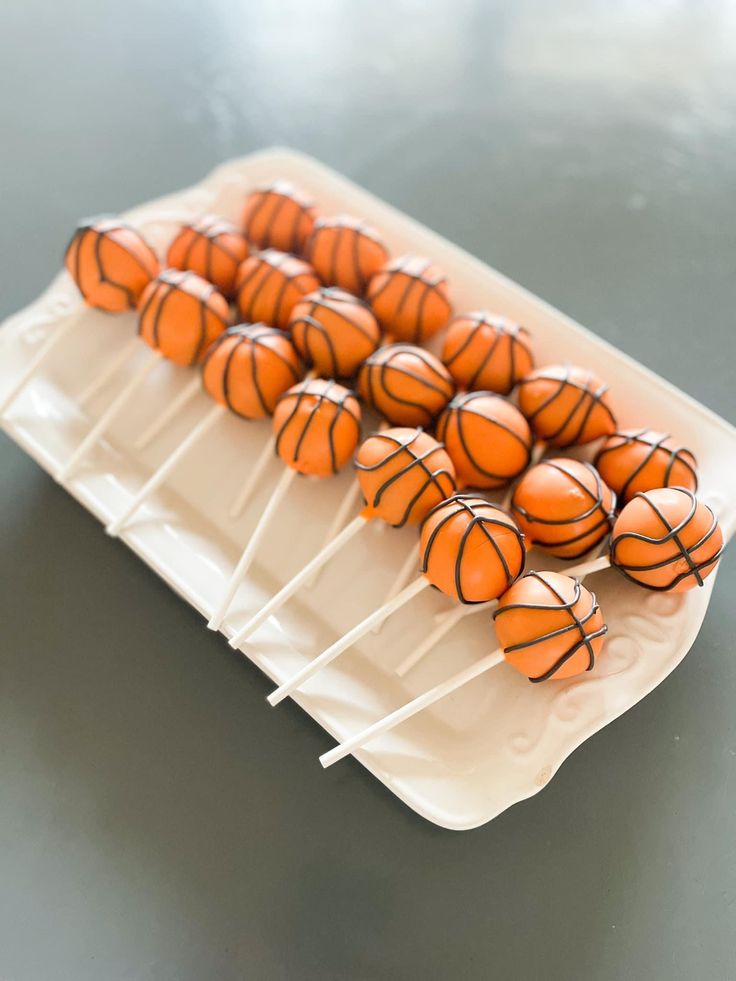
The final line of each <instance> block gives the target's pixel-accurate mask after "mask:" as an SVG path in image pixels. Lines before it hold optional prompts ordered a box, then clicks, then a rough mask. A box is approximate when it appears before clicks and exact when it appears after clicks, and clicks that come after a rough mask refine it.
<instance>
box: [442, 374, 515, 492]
mask: <svg viewBox="0 0 736 981" xmlns="http://www.w3.org/2000/svg"><path fill="white" fill-rule="evenodd" d="M437 437H438V438H439V439H441V440H442V442H443V443H444V444H445V446H446V447H447V452H448V453H449V454H450V459H451V460H452V462H453V463H454V465H455V472H456V473H457V477H458V480H459V481H460V483H461V484H462V485H463V486H465V487H482V488H492V487H503V485H504V484H506V483H507V482H508V481H509V480H511V479H512V478H513V477H516V476H518V474H520V473H521V472H522V470H525V469H526V468H527V467H528V465H529V461H530V460H531V455H532V442H533V439H532V433H531V430H530V429H529V424H528V423H527V421H526V419H525V418H524V416H523V415H522V414H521V412H519V410H518V409H517V408H516V406H515V405H512V403H511V402H509V401H508V400H507V399H505V398H502V397H501V396H500V395H493V394H491V393H490V392H465V393H462V394H460V395H456V396H455V397H454V398H453V399H452V401H451V402H450V403H449V405H448V406H447V408H446V409H445V410H444V412H443V413H442V415H441V416H440V417H439V419H438V421H437Z"/></svg>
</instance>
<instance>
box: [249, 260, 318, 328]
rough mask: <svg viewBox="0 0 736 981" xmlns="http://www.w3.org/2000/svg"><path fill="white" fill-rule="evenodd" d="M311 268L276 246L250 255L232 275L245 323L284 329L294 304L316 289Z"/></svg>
mask: <svg viewBox="0 0 736 981" xmlns="http://www.w3.org/2000/svg"><path fill="white" fill-rule="evenodd" d="M319 286H320V282H319V280H318V279H317V276H316V274H315V272H314V270H313V269H312V267H311V266H310V265H309V264H308V263H306V262H304V261H303V260H302V259H297V258H295V257H294V256H293V255H287V254H286V253H285V252H277V251H276V250H275V249H267V250H266V251H265V252H258V253H256V254H255V255H252V256H250V258H249V259H246V260H245V262H244V263H243V264H242V265H241V266H240V268H239V269H238V274H237V276H236V278H235V289H236V291H237V297H236V303H237V307H238V312H239V313H240V316H241V317H242V319H243V320H244V321H246V322H248V323H257V322H259V321H262V322H263V323H266V324H270V325H271V326H272V327H281V329H282V330H286V328H287V326H288V324H289V317H290V316H291V311H292V310H293V309H294V305H295V304H296V303H298V302H299V300H301V299H302V297H303V296H305V295H306V294H307V293H311V292H313V290H316V289H319Z"/></svg>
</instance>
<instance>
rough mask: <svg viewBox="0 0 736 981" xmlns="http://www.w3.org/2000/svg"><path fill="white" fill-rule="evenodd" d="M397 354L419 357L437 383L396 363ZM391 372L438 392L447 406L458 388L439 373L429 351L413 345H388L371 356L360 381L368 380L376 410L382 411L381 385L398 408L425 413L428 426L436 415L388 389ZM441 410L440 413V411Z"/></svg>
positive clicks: (371, 399) (368, 391)
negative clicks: (379, 400)
mask: <svg viewBox="0 0 736 981" xmlns="http://www.w3.org/2000/svg"><path fill="white" fill-rule="evenodd" d="M395 354H411V355H412V356H413V357H416V358H417V359H418V360H419V361H421V362H423V363H424V365H425V366H426V367H427V368H428V369H429V370H430V371H431V372H432V374H433V375H434V377H435V378H436V379H437V381H436V382H433V381H431V380H430V379H428V378H425V377H424V375H420V374H416V373H415V372H413V371H411V370H410V369H408V368H406V367H404V366H403V365H397V364H394V363H393V358H394V355H395ZM390 372H396V373H397V374H399V375H403V376H404V377H405V378H411V379H412V381H415V382H419V383H420V384H421V385H423V386H424V387H425V388H427V389H429V390H430V391H432V392H436V393H437V394H438V395H439V396H440V397H441V399H442V400H443V403H446V400H447V399H448V398H449V397H450V396H451V395H452V392H453V391H454V388H455V384H454V382H453V381H452V379H451V378H450V377H449V376H447V377H444V376H443V375H442V374H441V373H440V372H439V371H438V368H437V363H436V361H435V360H434V358H433V356H432V355H430V354H429V352H428V351H424V350H423V349H422V348H419V347H415V346H414V345H412V344H389V345H387V346H385V347H381V348H379V349H378V350H377V351H375V352H374V353H373V354H371V355H370V357H368V358H366V359H365V361H364V362H363V367H362V368H361V370H360V376H361V380H363V381H365V385H366V388H367V395H368V401H369V402H370V404H371V405H372V406H373V407H374V408H377V409H379V406H378V404H377V402H376V387H377V386H378V387H380V389H381V392H382V393H383V394H384V395H385V397H386V398H389V399H391V400H392V401H393V402H397V403H398V404H399V405H406V406H409V407H411V408H412V409H417V410H418V411H420V412H422V413H423V414H424V416H425V417H426V423H427V424H429V423H430V422H431V421H432V419H433V418H434V416H435V414H436V413H432V412H430V411H429V409H428V408H427V407H426V405H422V403H421V402H414V401H412V399H407V398H402V397H401V396H399V395H396V394H394V393H393V392H392V391H391V389H390V387H389V382H390ZM376 374H377V375H378V379H376ZM443 407H444V405H443ZM379 411H380V409H379ZM438 411H441V409H439V410H438Z"/></svg>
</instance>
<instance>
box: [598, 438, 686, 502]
mask: <svg viewBox="0 0 736 981" xmlns="http://www.w3.org/2000/svg"><path fill="white" fill-rule="evenodd" d="M617 437H618V438H619V439H620V440H621V442H619V443H616V444H615V445H613V446H608V445H606V446H604V447H603V448H602V449H601V450H600V452H599V453H598V455H597V456H596V458H595V465H596V466H598V461H599V460H602V459H603V457H605V456H609V455H610V454H612V453H616V452H617V451H618V450H620V449H623V448H624V447H627V446H631V444H632V443H638V444H639V445H641V446H647V447H648V448H649V449H648V451H647V453H646V455H645V456H644V457H643V458H642V460H641V462H640V463H639V464H638V465H637V466H636V467H635V468H634V469H633V470H632V471H631V473H630V474H629V476H628V477H627V478H626V481H625V483H624V485H623V487H622V488H621V499H622V500H626V493H627V491H628V489H629V487H631V485H632V483H633V482H634V481H635V480H636V478H637V477H638V476H639V474H640V473H641V472H642V470H643V469H644V468H645V467H646V466H647V464H648V463H649V461H650V460H652V459H653V458H654V457H655V456H656V455H657V454H659V453H665V454H667V455H668V457H669V459H668V461H667V465H666V467H665V472H664V479H663V482H662V486H663V487H669V486H670V478H671V476H672V470H673V468H674V466H675V464H676V463H681V464H682V465H683V466H684V467H685V468H686V469H687V470H688V471H689V473H690V475H691V477H692V478H693V483H694V484H695V487H694V490H697V489H698V475H697V473H696V470H695V467H696V466H697V460H696V459H695V455H694V454H693V453H691V452H690V450H688V449H686V448H685V447H684V446H677V447H667V446H664V445H663V444H664V443H665V442H666V441H667V440H668V439H669V438H670V435H669V433H656V432H654V431H653V430H651V429H640V430H638V431H637V432H634V433H613V435H612V436H610V437H609V440H614V439H616V438H617ZM684 454H687V456H688V457H690V460H692V463H691V462H690V460H688V459H687V458H686V456H685V455H684Z"/></svg>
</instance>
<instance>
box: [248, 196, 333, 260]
mask: <svg viewBox="0 0 736 981" xmlns="http://www.w3.org/2000/svg"><path fill="white" fill-rule="evenodd" d="M316 217H317V211H316V208H315V206H314V201H313V200H312V199H311V198H310V197H309V196H308V195H307V194H305V193H304V192H303V191H301V190H300V189H299V188H297V187H295V186H294V184H292V183H290V182H289V181H285V180H277V181H274V182H273V183H272V184H268V185H267V186H265V187H260V188H257V189H256V190H255V191H252V192H251V193H250V194H249V195H248V196H247V198H246V199H245V207H244V209H243V231H244V233H245V237H246V238H247V239H248V241H249V242H252V243H253V245H255V246H256V248H258V249H278V250H279V251H280V252H292V253H294V254H301V253H302V252H303V251H304V247H305V245H306V243H307V239H308V238H309V236H310V235H311V233H312V229H313V228H314V223H315V219H316Z"/></svg>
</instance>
